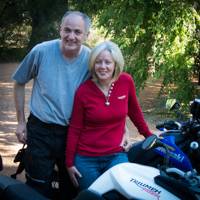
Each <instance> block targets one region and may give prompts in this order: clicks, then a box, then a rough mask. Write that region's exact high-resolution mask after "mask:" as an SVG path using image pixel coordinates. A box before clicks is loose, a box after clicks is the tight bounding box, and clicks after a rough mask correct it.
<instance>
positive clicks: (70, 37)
mask: <svg viewBox="0 0 200 200" xmlns="http://www.w3.org/2000/svg"><path fill="white" fill-rule="evenodd" d="M86 35H87V33H86V30H85V23H84V20H83V19H82V17H80V16H78V15H73V14H71V15H68V16H67V17H65V19H64V21H63V23H62V24H61V26H60V37H61V48H62V51H63V53H64V54H67V53H71V52H73V53H78V52H79V50H80V47H81V44H82V43H83V41H84V40H85V39H86Z"/></svg>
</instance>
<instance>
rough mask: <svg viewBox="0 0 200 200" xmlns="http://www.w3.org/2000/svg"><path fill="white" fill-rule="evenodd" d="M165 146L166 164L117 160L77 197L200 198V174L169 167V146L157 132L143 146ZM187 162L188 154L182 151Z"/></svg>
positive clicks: (146, 148)
mask: <svg viewBox="0 0 200 200" xmlns="http://www.w3.org/2000/svg"><path fill="white" fill-rule="evenodd" d="M153 147H154V148H155V147H156V148H157V147H160V148H164V149H165V153H166V155H167V156H166V157H164V159H165V165H162V167H160V168H155V167H151V166H145V165H141V164H137V163H122V164H118V165H116V166H114V167H112V168H110V169H109V170H107V171H106V172H105V173H104V174H102V175H101V176H100V177H99V178H98V179H97V180H96V181H95V182H94V183H92V185H91V186H90V187H89V188H88V189H86V190H83V191H82V192H80V193H79V195H78V196H77V198H76V200H83V199H87V200H90V199H97V200H105V199H109V200H111V199H115V200H117V199H121V200H125V199H143V200H153V199H159V200H166V199H173V200H178V199H182V200H184V199H185V200H186V199H187V200H188V199H190V200H198V199H199V198H200V196H199V195H200V176H199V175H198V173H197V172H196V171H195V170H194V169H191V170H189V171H187V172H184V171H182V170H180V169H178V168H175V167H169V166H168V163H169V158H170V153H169V151H170V147H169V146H168V145H167V144H165V143H164V142H163V141H162V140H161V139H160V138H158V137H157V136H155V135H152V136H150V137H149V138H147V139H146V140H145V141H144V142H143V144H142V148H143V149H144V150H148V149H152V148H153ZM180 153H181V155H182V156H183V157H184V159H185V160H186V162H187V163H188V165H191V163H190V160H189V159H188V158H187V156H186V155H185V154H184V153H183V152H181V151H180Z"/></svg>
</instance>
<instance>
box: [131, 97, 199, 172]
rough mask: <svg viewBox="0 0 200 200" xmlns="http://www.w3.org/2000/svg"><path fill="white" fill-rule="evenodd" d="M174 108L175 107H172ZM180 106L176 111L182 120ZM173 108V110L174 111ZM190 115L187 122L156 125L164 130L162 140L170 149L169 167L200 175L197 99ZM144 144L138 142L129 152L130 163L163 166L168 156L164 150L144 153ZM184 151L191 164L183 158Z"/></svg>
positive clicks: (165, 122) (193, 103)
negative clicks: (195, 171) (193, 170)
mask: <svg viewBox="0 0 200 200" xmlns="http://www.w3.org/2000/svg"><path fill="white" fill-rule="evenodd" d="M172 107H173V106H172ZM178 107H179V105H177V104H176V103H175V106H174V108H175V110H176V112H177V113H178V115H179V116H181V118H183V115H182V114H181V113H180V111H177V110H178ZM174 108H173V109H174ZM190 113H191V115H192V117H191V118H189V119H188V120H186V121H175V120H167V121H164V122H162V123H159V124H157V125H156V128H157V129H159V130H162V131H163V133H162V134H160V139H161V141H162V142H164V143H165V144H166V145H168V146H169V147H170V150H169V153H170V160H169V165H170V166H175V167H177V168H179V169H181V170H183V171H188V170H191V169H192V168H195V169H196V170H197V172H198V173H200V99H195V100H194V101H193V102H192V103H191V105H190ZM141 146H142V142H138V143H136V144H134V145H133V147H132V148H131V149H130V151H129V152H128V157H129V161H130V162H135V163H139V164H144V165H149V166H153V167H158V166H159V165H162V164H163V161H164V160H163V159H162V157H163V156H164V157H165V156H166V154H165V152H163V149H162V148H160V147H157V148H155V149H150V150H149V151H144V150H143V149H142V148H141ZM180 151H183V152H184V153H185V154H186V155H187V156H188V159H189V160H190V161H191V164H189V163H190V162H187V161H186V158H183V157H182V156H181V153H180Z"/></svg>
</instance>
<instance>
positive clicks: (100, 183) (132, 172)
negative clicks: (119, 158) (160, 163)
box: [88, 163, 179, 200]
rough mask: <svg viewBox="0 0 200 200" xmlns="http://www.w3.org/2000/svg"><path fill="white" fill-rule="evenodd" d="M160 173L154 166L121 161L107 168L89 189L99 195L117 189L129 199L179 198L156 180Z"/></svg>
mask: <svg viewBox="0 0 200 200" xmlns="http://www.w3.org/2000/svg"><path fill="white" fill-rule="evenodd" d="M158 175H160V171H159V170H158V169H156V168H153V167H149V166H144V165H140V164H135V163H121V164H118V165H116V166H114V167H112V168H110V169H109V170H107V171H106V172H105V173H104V174H102V175H101V176H100V177H99V178H98V179H97V180H96V181H95V182H94V183H93V184H92V185H91V186H90V187H89V188H88V189H89V190H90V191H93V192H96V193H98V194H99V195H103V194H105V193H107V192H109V191H111V190H116V191H118V192H119V193H120V194H122V195H123V196H124V197H126V198H127V199H131V198H136V199H141V200H142V199H143V200H154V199H155V200H166V199H170V200H178V199H179V198H178V197H176V196H175V195H173V194H172V193H170V192H168V191H167V190H166V189H164V188H162V187H161V186H159V185H157V184H156V183H155V182H154V177H156V176H158Z"/></svg>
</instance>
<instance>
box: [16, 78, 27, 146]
mask: <svg viewBox="0 0 200 200" xmlns="http://www.w3.org/2000/svg"><path fill="white" fill-rule="evenodd" d="M14 100H15V108H16V115H17V122H18V125H17V129H16V136H17V138H18V141H19V142H22V143H26V119H25V113H24V101H25V84H19V83H17V82H15V83H14Z"/></svg>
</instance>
